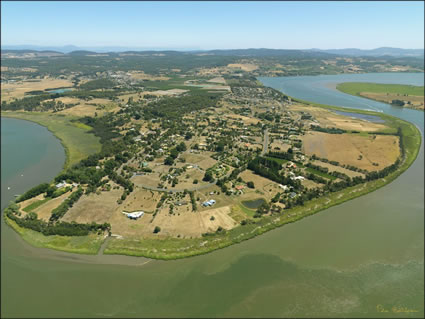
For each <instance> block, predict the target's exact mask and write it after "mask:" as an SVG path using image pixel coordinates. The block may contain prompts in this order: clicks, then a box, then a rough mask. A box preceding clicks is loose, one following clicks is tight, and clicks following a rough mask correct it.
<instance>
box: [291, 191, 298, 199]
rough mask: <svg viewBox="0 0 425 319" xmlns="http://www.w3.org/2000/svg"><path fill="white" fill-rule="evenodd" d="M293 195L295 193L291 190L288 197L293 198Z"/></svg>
mask: <svg viewBox="0 0 425 319" xmlns="http://www.w3.org/2000/svg"><path fill="white" fill-rule="evenodd" d="M295 196H297V193H294V192H291V193H290V194H289V197H290V198H294V197H295Z"/></svg>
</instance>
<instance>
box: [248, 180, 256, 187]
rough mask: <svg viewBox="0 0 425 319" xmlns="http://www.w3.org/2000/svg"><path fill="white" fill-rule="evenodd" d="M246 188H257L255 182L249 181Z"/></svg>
mask: <svg viewBox="0 0 425 319" xmlns="http://www.w3.org/2000/svg"><path fill="white" fill-rule="evenodd" d="M246 186H248V187H249V188H255V186H254V182H252V181H249V182H248V183H246Z"/></svg>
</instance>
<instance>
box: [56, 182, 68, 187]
mask: <svg viewBox="0 0 425 319" xmlns="http://www.w3.org/2000/svg"><path fill="white" fill-rule="evenodd" d="M65 186H66V182H65V181H62V183H59V184H56V188H57V189H59V188H62V187H65Z"/></svg>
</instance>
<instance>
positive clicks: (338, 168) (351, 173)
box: [312, 160, 364, 178]
mask: <svg viewBox="0 0 425 319" xmlns="http://www.w3.org/2000/svg"><path fill="white" fill-rule="evenodd" d="M312 163H313V164H314V165H318V166H321V167H326V168H327V169H328V170H329V172H340V173H344V174H345V175H347V176H349V177H351V178H353V177H356V176H361V177H364V174H363V173H359V172H354V171H351V170H349V169H346V168H344V167H341V166H336V165H332V164H329V163H325V162H321V161H318V160H315V161H313V162H312Z"/></svg>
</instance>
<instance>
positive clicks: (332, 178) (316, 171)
mask: <svg viewBox="0 0 425 319" xmlns="http://www.w3.org/2000/svg"><path fill="white" fill-rule="evenodd" d="M306 171H307V172H309V173H312V174H314V175H319V176H321V177H323V178H327V179H330V180H332V181H333V180H334V179H336V177H335V176H333V175H330V174H327V173H324V172H321V171H319V170H317V169H314V168H311V167H307V168H306Z"/></svg>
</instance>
